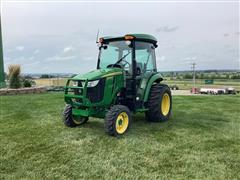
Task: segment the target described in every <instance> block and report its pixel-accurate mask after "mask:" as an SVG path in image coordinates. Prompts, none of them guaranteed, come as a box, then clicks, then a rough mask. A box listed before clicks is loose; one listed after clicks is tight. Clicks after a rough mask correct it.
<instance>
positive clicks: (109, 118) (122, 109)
mask: <svg viewBox="0 0 240 180" xmlns="http://www.w3.org/2000/svg"><path fill="white" fill-rule="evenodd" d="M121 113H123V114H124V115H125V114H126V115H127V117H128V123H127V127H126V126H125V127H124V128H123V129H125V128H126V129H125V130H124V131H123V132H120V131H119V130H118V129H117V126H118V125H117V121H119V120H118V117H119V116H121ZM131 120H132V116H131V113H130V110H129V109H128V107H127V106H123V105H113V106H112V107H111V108H110V109H109V111H108V112H107V113H106V116H105V131H106V133H107V134H109V135H111V136H119V135H122V134H124V133H125V132H126V131H127V130H128V128H129V125H130V123H131ZM124 121H126V120H124ZM125 125H126V124H125Z"/></svg>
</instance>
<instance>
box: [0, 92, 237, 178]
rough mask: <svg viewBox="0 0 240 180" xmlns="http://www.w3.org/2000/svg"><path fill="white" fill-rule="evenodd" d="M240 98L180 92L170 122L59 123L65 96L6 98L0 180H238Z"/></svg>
mask: <svg viewBox="0 0 240 180" xmlns="http://www.w3.org/2000/svg"><path fill="white" fill-rule="evenodd" d="M239 104H240V96H224V95H223V96H174V97H173V116H172V118H171V120H170V121H168V122H166V123H146V122H145V121H144V116H143V115H141V114H139V115H136V116H134V120H133V123H132V126H131V128H130V130H129V131H128V132H127V134H126V135H124V136H123V137H120V138H114V137H110V136H108V135H106V134H105V133H104V128H103V121H102V120H99V119H90V121H89V123H87V124H86V125H84V126H82V127H80V128H72V129H71V128H67V127H65V126H64V125H63V123H62V122H61V111H62V108H63V106H64V102H63V96H62V94H61V93H48V94H41V95H21V96H2V97H0V113H1V114H0V115H1V116H0V122H1V123H0V179H21V178H22V179H239V178H240V174H239V169H240V111H239V110H240V109H239Z"/></svg>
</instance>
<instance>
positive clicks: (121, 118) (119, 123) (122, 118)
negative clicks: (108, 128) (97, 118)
mask: <svg viewBox="0 0 240 180" xmlns="http://www.w3.org/2000/svg"><path fill="white" fill-rule="evenodd" d="M128 124H129V117H128V115H127V113H126V112H122V113H120V114H119V115H118V117H117V120H116V131H117V133H118V134H123V133H124V132H125V131H126V130H127V128H128Z"/></svg>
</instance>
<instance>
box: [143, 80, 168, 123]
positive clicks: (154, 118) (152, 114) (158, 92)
mask: <svg viewBox="0 0 240 180" xmlns="http://www.w3.org/2000/svg"><path fill="white" fill-rule="evenodd" d="M147 107H148V111H147V112H146V120H147V121H149V122H160V121H167V120H168V119H169V118H170V115H171V110H172V95H171V90H170V88H169V87H168V86H167V85H165V84H154V85H152V87H151V90H150V93H149V98H148V102H147Z"/></svg>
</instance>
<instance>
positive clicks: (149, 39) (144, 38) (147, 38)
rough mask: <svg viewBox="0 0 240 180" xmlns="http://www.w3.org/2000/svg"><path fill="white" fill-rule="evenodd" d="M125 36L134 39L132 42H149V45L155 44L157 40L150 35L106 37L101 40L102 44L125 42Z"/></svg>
mask: <svg viewBox="0 0 240 180" xmlns="http://www.w3.org/2000/svg"><path fill="white" fill-rule="evenodd" d="M126 36H132V37H134V40H138V41H145V42H150V43H153V44H154V45H156V44H157V38H155V37H154V36H152V35H150V34H126V35H125V36H106V37H102V38H101V39H103V42H104V41H105V42H108V41H117V40H125V39H126V38H125V37H126Z"/></svg>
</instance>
